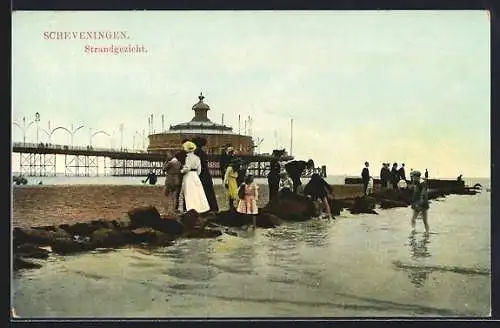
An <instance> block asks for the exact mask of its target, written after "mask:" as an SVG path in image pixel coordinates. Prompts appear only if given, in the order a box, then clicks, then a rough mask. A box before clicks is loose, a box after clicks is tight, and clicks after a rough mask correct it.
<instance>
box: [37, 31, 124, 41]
mask: <svg viewBox="0 0 500 328" xmlns="http://www.w3.org/2000/svg"><path fill="white" fill-rule="evenodd" d="M43 38H44V39H45V40H123V39H130V37H129V36H128V34H127V32H126V31H82V32H55V31H52V32H48V31H46V32H43Z"/></svg>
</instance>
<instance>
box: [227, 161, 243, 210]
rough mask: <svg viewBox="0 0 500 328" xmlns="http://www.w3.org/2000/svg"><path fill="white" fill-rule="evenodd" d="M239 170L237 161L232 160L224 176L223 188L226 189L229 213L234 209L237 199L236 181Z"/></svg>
mask: <svg viewBox="0 0 500 328" xmlns="http://www.w3.org/2000/svg"><path fill="white" fill-rule="evenodd" d="M239 169H240V167H239V163H238V161H237V160H236V159H233V160H232V161H231V162H230V163H229V165H228V166H227V168H226V174H224V187H225V188H226V193H227V198H228V201H229V210H230V211H232V210H234V209H235V208H236V200H237V199H238V183H237V182H236V179H237V178H238V170H239Z"/></svg>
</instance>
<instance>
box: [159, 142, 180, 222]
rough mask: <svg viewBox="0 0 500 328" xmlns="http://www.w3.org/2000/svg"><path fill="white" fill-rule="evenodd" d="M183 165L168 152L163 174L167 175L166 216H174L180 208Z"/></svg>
mask: <svg viewBox="0 0 500 328" xmlns="http://www.w3.org/2000/svg"><path fill="white" fill-rule="evenodd" d="M182 166H183V165H182V163H181V162H180V161H179V159H178V158H177V157H176V156H173V155H172V153H170V152H167V154H166V158H165V163H164V164H163V168H162V169H163V172H164V173H165V196H166V200H165V206H164V208H165V214H167V215H169V214H173V213H175V211H176V210H177V209H178V208H179V191H180V187H181V184H182V174H181V168H182Z"/></svg>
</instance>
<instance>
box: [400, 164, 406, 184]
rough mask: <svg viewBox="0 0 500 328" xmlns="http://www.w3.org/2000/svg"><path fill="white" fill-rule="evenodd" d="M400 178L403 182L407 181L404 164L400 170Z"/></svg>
mask: <svg viewBox="0 0 500 328" xmlns="http://www.w3.org/2000/svg"><path fill="white" fill-rule="evenodd" d="M399 178H400V179H401V180H405V181H406V173H405V163H402V164H401V167H400V168H399Z"/></svg>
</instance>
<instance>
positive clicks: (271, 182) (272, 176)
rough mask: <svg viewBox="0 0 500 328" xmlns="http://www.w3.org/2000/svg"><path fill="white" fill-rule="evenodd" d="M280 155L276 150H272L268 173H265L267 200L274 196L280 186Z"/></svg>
mask: <svg viewBox="0 0 500 328" xmlns="http://www.w3.org/2000/svg"><path fill="white" fill-rule="evenodd" d="M279 158H280V155H279V153H278V152H273V158H272V159H271V162H270V163H269V164H270V169H269V173H268V174H267V183H268V186H269V200H272V199H274V198H276V196H277V195H278V191H279V186H280V171H281V165H280V162H279Z"/></svg>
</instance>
